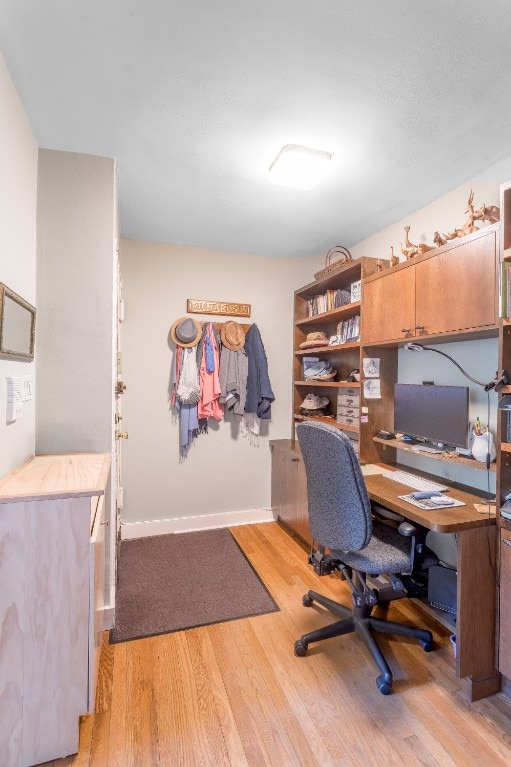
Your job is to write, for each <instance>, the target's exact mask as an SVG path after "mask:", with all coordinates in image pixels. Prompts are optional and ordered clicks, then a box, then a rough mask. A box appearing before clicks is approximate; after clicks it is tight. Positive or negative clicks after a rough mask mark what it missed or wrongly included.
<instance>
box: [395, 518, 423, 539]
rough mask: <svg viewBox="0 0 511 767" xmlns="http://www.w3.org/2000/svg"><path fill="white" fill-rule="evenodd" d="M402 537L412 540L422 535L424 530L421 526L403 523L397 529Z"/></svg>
mask: <svg viewBox="0 0 511 767" xmlns="http://www.w3.org/2000/svg"><path fill="white" fill-rule="evenodd" d="M397 530H398V533H399V534H400V535H404V537H405V538H411V537H412V536H417V535H420V534H421V533H422V532H423V531H424V528H423V527H421V525H414V524H413V523H412V522H401V524H400V525H399V527H398V528H397Z"/></svg>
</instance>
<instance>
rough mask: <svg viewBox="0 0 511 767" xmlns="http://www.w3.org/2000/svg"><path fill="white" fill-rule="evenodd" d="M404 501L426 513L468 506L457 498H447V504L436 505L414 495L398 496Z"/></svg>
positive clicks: (428, 499) (431, 501) (427, 499)
mask: <svg viewBox="0 0 511 767" xmlns="http://www.w3.org/2000/svg"><path fill="white" fill-rule="evenodd" d="M398 498H400V499H401V500H402V501H406V502H407V503H411V504H412V506H417V508H418V509H423V510H424V511H433V510H434V509H454V507H455V506H466V503H463V501H458V500H457V499H456V498H449V497H447V499H446V502H445V503H435V502H434V501H433V500H431V498H420V499H417V498H414V497H413V496H412V495H398Z"/></svg>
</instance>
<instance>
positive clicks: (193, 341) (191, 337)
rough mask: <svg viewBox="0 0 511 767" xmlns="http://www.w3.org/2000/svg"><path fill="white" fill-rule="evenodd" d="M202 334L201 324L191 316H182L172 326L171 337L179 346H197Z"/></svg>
mask: <svg viewBox="0 0 511 767" xmlns="http://www.w3.org/2000/svg"><path fill="white" fill-rule="evenodd" d="M201 335H202V328H201V326H200V325H199V323H198V322H197V321H196V320H194V319H192V318H191V317H180V318H179V319H178V320H176V321H175V322H174V324H173V325H172V327H171V328H170V337H171V338H172V340H173V341H174V343H175V344H178V346H186V347H188V346H197V344H198V343H199V341H200V337H201Z"/></svg>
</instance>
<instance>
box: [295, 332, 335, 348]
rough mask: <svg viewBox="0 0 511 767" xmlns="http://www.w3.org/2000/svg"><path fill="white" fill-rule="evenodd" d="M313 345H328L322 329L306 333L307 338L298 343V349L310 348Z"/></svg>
mask: <svg viewBox="0 0 511 767" xmlns="http://www.w3.org/2000/svg"><path fill="white" fill-rule="evenodd" d="M314 346H328V338H327V337H326V335H325V334H324V333H323V331H316V332H315V333H307V338H306V339H305V341H303V342H302V343H301V344H300V349H311V348H313V347H314Z"/></svg>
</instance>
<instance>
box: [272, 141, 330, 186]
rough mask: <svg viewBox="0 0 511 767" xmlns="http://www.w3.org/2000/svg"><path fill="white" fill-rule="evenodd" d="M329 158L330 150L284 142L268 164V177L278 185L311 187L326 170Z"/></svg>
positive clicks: (328, 165) (319, 179)
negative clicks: (325, 150) (324, 150)
mask: <svg viewBox="0 0 511 767" xmlns="http://www.w3.org/2000/svg"><path fill="white" fill-rule="evenodd" d="M331 159H332V155H331V154H330V152H322V151H320V150H319V149H309V147H306V146H299V145H298V144H286V145H285V146H283V147H282V149H281V150H280V152H279V153H278V155H277V156H276V158H275V159H274V161H273V162H272V164H271V165H270V170H269V178H270V181H271V182H272V183H274V184H279V185H280V186H292V187H294V188H295V189H313V188H314V187H315V186H316V185H317V184H318V183H319V182H320V181H321V179H322V178H323V176H324V175H325V173H326V172H327V171H328V169H329V167H330V161H331Z"/></svg>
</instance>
